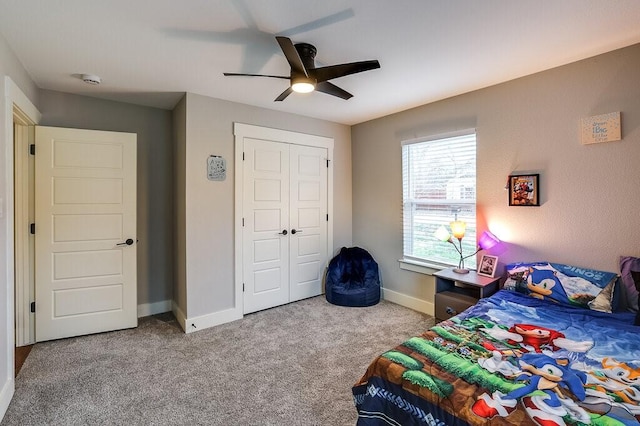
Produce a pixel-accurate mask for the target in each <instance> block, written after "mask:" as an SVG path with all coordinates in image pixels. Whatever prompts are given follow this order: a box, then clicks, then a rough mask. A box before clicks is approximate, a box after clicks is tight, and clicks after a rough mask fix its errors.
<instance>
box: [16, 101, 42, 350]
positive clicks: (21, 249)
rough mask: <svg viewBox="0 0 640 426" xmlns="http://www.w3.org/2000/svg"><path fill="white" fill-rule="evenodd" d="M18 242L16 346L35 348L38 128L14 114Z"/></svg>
mask: <svg viewBox="0 0 640 426" xmlns="http://www.w3.org/2000/svg"><path fill="white" fill-rule="evenodd" d="M13 120H14V126H15V128H14V167H15V170H14V179H15V181H14V191H15V193H14V239H15V240H14V242H15V263H14V264H15V287H14V288H15V321H16V336H15V343H16V346H26V345H31V344H34V343H35V342H36V338H35V313H32V312H31V309H30V306H31V302H35V282H34V279H35V278H34V272H35V265H34V262H33V261H34V258H35V256H34V251H33V250H34V248H35V241H34V236H33V235H32V234H30V233H29V232H28V231H27V230H28V229H29V223H33V222H32V220H33V213H34V211H33V208H34V204H33V194H34V175H35V173H34V157H33V156H32V155H30V154H29V145H30V144H33V143H34V129H35V127H34V125H32V124H27V123H26V122H25V120H23V119H21V117H20V116H19V114H16V111H14V118H13Z"/></svg>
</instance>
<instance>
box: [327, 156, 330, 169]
mask: <svg viewBox="0 0 640 426" xmlns="http://www.w3.org/2000/svg"><path fill="white" fill-rule="evenodd" d="M329 161H331V160H329V159H328V158H327V169H328V168H329Z"/></svg>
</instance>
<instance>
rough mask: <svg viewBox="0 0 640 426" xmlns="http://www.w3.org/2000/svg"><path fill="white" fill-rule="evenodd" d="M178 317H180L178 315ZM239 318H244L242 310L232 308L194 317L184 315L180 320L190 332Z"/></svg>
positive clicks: (187, 331) (186, 331) (184, 328)
mask: <svg viewBox="0 0 640 426" xmlns="http://www.w3.org/2000/svg"><path fill="white" fill-rule="evenodd" d="M176 318H178V316H177V315H176ZM239 319H242V312H240V311H239V310H238V309H235V308H231V309H225V310H224V311H219V312H213V313H210V314H206V315H200V316H198V317H192V318H186V317H184V315H183V320H180V319H178V322H179V323H180V326H181V327H182V329H183V330H184V332H185V333H187V334H189V333H193V332H195V331H200V330H204V329H206V328H211V327H215V326H216V325H221V324H225V323H228V322H231V321H236V320H239ZM183 321H184V322H183Z"/></svg>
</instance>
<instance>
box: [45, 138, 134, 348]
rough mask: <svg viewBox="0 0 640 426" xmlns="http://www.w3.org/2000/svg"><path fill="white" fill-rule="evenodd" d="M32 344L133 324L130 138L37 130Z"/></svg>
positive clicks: (132, 159) (132, 178) (131, 151)
mask: <svg viewBox="0 0 640 426" xmlns="http://www.w3.org/2000/svg"><path fill="white" fill-rule="evenodd" d="M35 174H36V176H35V211H36V279H35V281H36V340H37V341H44V340H51V339H58V338H64V337H71V336H78V335H83V334H90V333H97V332H103V331H109V330H117V329H122V328H130V327H136V326H137V302H136V244H135V242H136V135H135V134H129V133H116V132H103V131H93V130H78V129H64V128H55V127H36V173H35Z"/></svg>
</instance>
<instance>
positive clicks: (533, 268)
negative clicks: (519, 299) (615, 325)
mask: <svg viewBox="0 0 640 426" xmlns="http://www.w3.org/2000/svg"><path fill="white" fill-rule="evenodd" d="M617 278H618V275H617V274H615V273H613V272H604V271H598V270H595V269H587V268H579V267H577V266H571V265H564V264H562V263H549V262H533V263H526V262H519V263H511V264H509V265H507V280H506V282H505V284H504V288H505V289H507V290H512V291H517V292H519V293H523V294H527V295H529V296H531V297H535V298H538V299H544V300H549V301H552V302H555V303H559V304H563V305H568V306H574V307H582V308H588V309H593V310H597V311H602V312H611V311H612V300H613V296H614V293H615V288H616V285H615V284H616V280H617Z"/></svg>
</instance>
